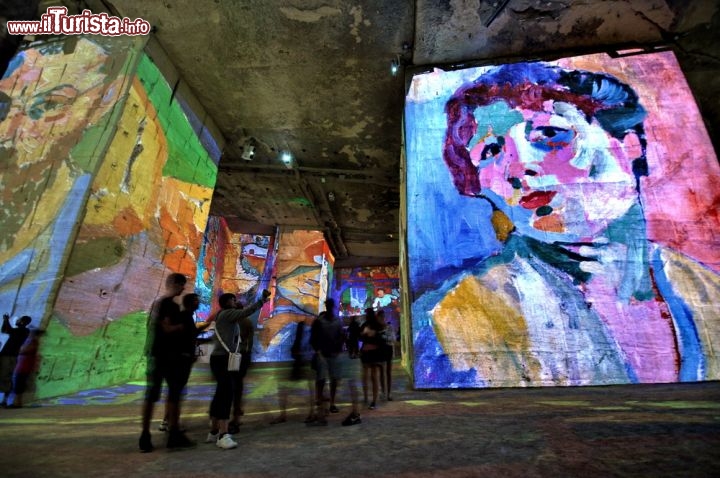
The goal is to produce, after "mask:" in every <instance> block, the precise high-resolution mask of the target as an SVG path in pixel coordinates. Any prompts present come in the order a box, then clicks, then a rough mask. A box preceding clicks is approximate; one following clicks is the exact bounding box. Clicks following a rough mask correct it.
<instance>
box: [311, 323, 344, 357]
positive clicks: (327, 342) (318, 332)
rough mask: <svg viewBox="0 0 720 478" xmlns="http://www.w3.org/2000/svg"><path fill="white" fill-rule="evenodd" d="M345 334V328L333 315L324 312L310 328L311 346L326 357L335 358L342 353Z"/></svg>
mask: <svg viewBox="0 0 720 478" xmlns="http://www.w3.org/2000/svg"><path fill="white" fill-rule="evenodd" d="M344 341H345V334H344V331H343V326H342V324H341V323H340V321H339V320H337V319H336V318H335V316H333V315H332V314H328V313H327V312H322V313H321V314H320V315H319V316H318V318H317V319H315V321H314V322H313V324H312V327H311V328H310V345H312V348H313V349H314V350H318V351H320V352H321V353H322V354H323V355H324V356H325V357H335V356H337V355H338V354H339V353H340V352H342V347H343V343H344Z"/></svg>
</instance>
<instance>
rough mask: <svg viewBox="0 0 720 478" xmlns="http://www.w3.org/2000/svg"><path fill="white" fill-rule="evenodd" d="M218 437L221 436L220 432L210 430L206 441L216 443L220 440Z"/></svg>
mask: <svg viewBox="0 0 720 478" xmlns="http://www.w3.org/2000/svg"><path fill="white" fill-rule="evenodd" d="M218 438H220V432H217V433H213V432H210V433H208V435H207V438H206V439H205V443H216V442H217V441H218Z"/></svg>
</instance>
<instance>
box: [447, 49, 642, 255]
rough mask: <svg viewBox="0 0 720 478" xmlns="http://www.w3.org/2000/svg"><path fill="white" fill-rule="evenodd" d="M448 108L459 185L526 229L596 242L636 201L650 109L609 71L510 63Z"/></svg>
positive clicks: (450, 155) (450, 153) (549, 237)
mask: <svg viewBox="0 0 720 478" xmlns="http://www.w3.org/2000/svg"><path fill="white" fill-rule="evenodd" d="M508 78H510V80H508ZM592 88H596V90H595V91H594V92H593V91H592ZM586 90H587V91H588V92H589V93H588V94H587V95H585V91H586ZM447 109H448V124H449V127H448V135H447V138H446V143H445V158H446V161H448V163H449V165H450V166H451V170H452V171H453V173H454V174H455V178H454V179H455V183H456V185H458V186H459V188H460V189H461V192H462V193H464V194H473V195H479V196H481V197H484V198H486V199H487V200H488V201H490V202H491V203H492V204H493V206H494V207H496V208H498V209H500V210H502V211H503V212H505V213H506V214H507V215H508V217H509V218H510V220H511V221H512V223H513V225H514V227H516V228H518V229H519V230H520V232H522V233H523V234H526V235H528V236H531V237H535V238H537V239H539V240H543V241H557V240H562V241H568V242H586V241H592V240H593V239H595V238H597V236H598V235H599V234H600V233H602V232H603V231H604V230H605V229H606V228H607V226H608V222H612V221H614V220H616V219H618V218H620V217H622V216H623V215H625V214H626V213H627V212H628V210H629V209H630V207H631V206H632V205H633V204H634V203H635V201H636V198H637V181H636V177H635V175H634V173H633V160H635V159H636V158H642V156H643V155H644V151H643V148H642V141H644V140H643V138H642V137H641V136H642V134H643V130H642V120H643V118H644V116H645V111H644V109H643V108H642V106H641V105H640V104H639V102H638V98H637V95H636V94H635V93H634V91H633V90H631V89H630V88H629V87H627V86H626V85H623V84H621V83H620V82H619V81H617V80H616V79H614V78H612V77H610V76H608V75H603V74H596V73H590V72H574V73H570V72H567V71H566V70H563V69H561V68H559V67H549V66H545V65H542V64H533V63H523V64H518V65H509V66H506V67H502V68H498V69H497V70H494V71H492V72H489V73H487V74H486V75H484V76H483V77H482V78H481V79H480V80H478V81H477V82H475V83H473V84H472V85H470V86H468V87H464V88H461V89H460V90H459V91H458V92H457V93H456V94H455V95H454V96H453V97H452V98H451V99H450V100H449V101H448V105H447ZM598 117H599V118H600V119H598ZM601 120H602V122H601ZM460 148H463V149H464V150H465V151H461V150H460ZM463 163H465V164H464V166H463V167H461V168H454V167H455V166H457V165H458V164H461V165H462V164H463ZM473 168H475V169H476V172H474V171H473ZM465 174H477V177H478V183H477V184H472V183H471V184H468V183H466V182H464V180H465V178H464V175H465ZM461 183H462V184H461Z"/></svg>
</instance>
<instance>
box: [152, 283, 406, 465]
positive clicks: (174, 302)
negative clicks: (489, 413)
mask: <svg viewBox="0 0 720 478" xmlns="http://www.w3.org/2000/svg"><path fill="white" fill-rule="evenodd" d="M186 283H187V279H186V277H185V276H184V275H182V274H178V273H173V274H170V275H169V276H168V278H167V281H166V288H167V293H166V294H165V295H164V296H163V297H162V298H161V299H158V300H157V301H156V302H155V304H153V307H152V310H151V313H150V316H149V321H148V341H147V347H146V354H147V357H148V385H147V390H146V395H145V400H144V402H143V408H142V432H141V435H140V440H139V448H140V451H141V452H144V453H147V452H151V451H152V450H153V449H154V447H153V443H152V438H151V433H150V424H151V420H152V416H153V410H154V405H155V403H157V401H158V400H159V399H160V394H161V390H162V386H163V383H164V382H165V383H167V398H166V404H165V420H164V421H163V426H162V428H161V429H163V430H164V431H167V448H187V447H191V446H194V445H195V443H194V442H193V441H192V440H190V439H189V438H188V437H187V436H186V435H185V433H184V431H183V430H182V429H181V428H180V402H181V397H182V393H183V391H184V389H185V387H186V385H187V382H188V379H189V377H190V372H191V370H192V365H193V362H194V360H195V347H196V339H197V336H198V334H200V332H202V331H204V330H205V329H207V328H208V327H209V326H210V325H211V324H212V323H214V324H215V334H214V338H213V342H214V344H213V349H212V352H211V354H210V370H211V372H212V375H213V377H214V379H215V383H216V386H215V393H214V395H213V397H212V400H211V402H210V410H209V415H210V423H211V425H210V430H209V432H208V435H207V439H206V442H207V443H215V444H216V446H217V447H218V448H221V449H232V448H235V447H237V442H236V441H235V440H234V439H233V434H234V433H237V431H238V426H239V421H240V417H241V416H242V415H243V406H242V396H243V381H244V378H245V375H246V373H247V370H248V367H249V365H250V361H251V353H252V349H253V336H254V325H253V323H252V321H251V320H250V318H249V317H250V315H251V314H252V313H253V312H255V311H257V310H258V309H259V308H260V307H262V305H263V304H264V303H265V302H266V301H267V300H268V299H269V297H270V292H269V291H268V290H264V291H263V292H262V296H261V298H260V299H259V300H257V301H256V302H255V303H254V304H252V305H250V306H248V307H245V308H242V307H240V306H239V304H238V303H237V300H236V297H235V295H234V294H231V293H226V294H222V295H221V296H220V298H219V305H220V311H219V312H218V313H217V314H215V315H214V316H211V317H210V318H209V319H208V320H207V321H206V322H201V323H196V322H195V321H194V313H195V311H196V310H197V309H198V307H199V304H200V301H199V298H198V296H197V294H193V293H191V294H186V295H182V293H183V291H184V289H185V285H186ZM180 297H182V299H180ZM180 303H182V307H181V306H180ZM306 334H308V335H306ZM393 341H394V334H393V333H392V328H391V327H388V326H387V324H386V323H385V320H384V313H383V312H382V310H380V311H378V312H377V313H376V312H375V311H374V310H373V309H372V308H369V309H367V310H366V313H365V317H364V320H363V321H360V320H357V319H354V320H353V322H352V323H351V324H350V326H349V327H348V329H347V330H346V329H345V326H344V324H343V321H342V319H340V318H338V317H337V316H336V315H335V302H334V300H333V299H331V298H329V299H327V300H326V301H325V311H323V312H321V313H320V314H319V315H318V317H317V318H315V319H314V320H311V321H307V323H306V322H300V323H298V324H297V329H296V335H295V340H294V343H293V347H292V356H293V365H292V367H291V372H290V377H288V378H289V380H290V381H300V380H307V381H308V383H309V384H310V387H309V392H310V393H309V397H310V400H309V413H308V417H307V418H306V419H305V422H306V423H307V424H308V425H310V426H316V425H320V426H323V425H327V424H328V420H327V417H328V415H329V414H334V413H338V412H339V409H338V407H337V406H336V404H335V400H336V397H337V391H338V386H339V384H340V383H341V381H343V380H345V381H346V382H347V386H348V391H349V395H350V401H351V403H352V408H351V411H350V413H349V414H348V415H347V416H346V417H345V419H344V420H343V421H342V425H343V426H351V425H357V424H360V423H361V419H360V411H359V404H358V393H357V385H356V383H357V382H356V380H357V379H358V377H359V370H358V369H357V367H355V366H354V364H355V363H357V362H358V361H359V362H361V363H362V381H363V395H364V400H365V404H366V405H367V406H368V408H369V409H371V410H373V409H375V407H376V403H377V400H378V387H379V385H380V386H381V389H382V393H383V394H386V398H387V400H392V396H391V391H390V390H391V384H392V375H391V370H392V357H393ZM303 344H308V346H309V349H310V350H309V351H308V350H306V347H304V345H303ZM360 344H361V345H360ZM346 352H347V353H346ZM235 353H239V354H240V357H241V361H240V365H239V367H237V369H235V367H231V366H230V364H229V363H230V362H229V360H230V358H231V354H235ZM358 359H359V360H358ZM368 378H371V384H372V401H370V402H368ZM326 384H327V385H328V392H329V394H328V395H327V396H326V390H325V389H326ZM286 385H287V383H285V384H281V385H280V387H279V392H280V393H279V402H280V403H279V405H280V415H279V416H278V417H277V418H275V419H274V420H273V421H272V422H271V423H273V424H277V423H282V422H285V421H287V416H286V409H287V400H288V390H289V387H287V386H286ZM231 416H232V419H231Z"/></svg>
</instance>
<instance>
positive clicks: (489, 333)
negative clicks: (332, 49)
mask: <svg viewBox="0 0 720 478" xmlns="http://www.w3.org/2000/svg"><path fill="white" fill-rule="evenodd" d="M406 136H407V194H408V201H407V203H408V211H407V218H408V257H409V260H408V265H409V278H408V279H409V287H410V291H411V292H410V296H411V297H413V302H412V304H411V313H412V334H413V335H412V338H413V342H412V345H413V359H414V364H413V367H414V368H413V373H414V379H415V385H416V386H417V387H419V388H424V387H425V388H429V387H432V388H437V387H507V386H555V385H556V386H569V385H602V384H625V383H651V382H676V381H700V380H717V379H718V378H720V357H718V356H717V355H716V352H715V350H717V349H718V346H719V345H720V277H719V276H718V273H719V272H720V260H719V257H718V256H719V255H720V251H719V248H718V247H717V246H718V240H719V239H718V238H717V236H716V235H715V233H714V232H713V231H717V230H718V226H720V220H719V218H718V208H717V204H718V199H719V197H718V189H717V187H716V186H715V185H716V184H717V182H718V180H720V168H719V167H718V161H717V157H716V156H715V153H714V151H713V149H712V146H711V144H710V142H709V139H708V136H707V132H706V130H705V128H704V126H703V123H702V120H701V118H700V116H699V113H698V110H697V107H696V105H695V103H694V101H693V98H692V95H691V93H690V91H689V89H688V87H687V84H686V82H685V80H684V78H683V76H682V73H681V72H680V69H679V66H678V64H677V62H676V60H675V58H674V56H673V55H672V53H670V52H662V53H655V54H652V55H637V56H627V57H621V58H615V59H613V58H610V57H609V56H607V55H604V54H600V55H589V56H583V57H575V58H568V59H563V60H558V61H555V62H549V63H538V62H534V63H517V64H511V65H501V66H490V67H481V68H473V69H466V70H460V71H453V72H444V71H440V70H435V71H433V72H430V73H426V74H422V75H417V76H415V77H414V78H413V81H412V84H411V87H410V90H409V94H408V97H407V103H406Z"/></svg>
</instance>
